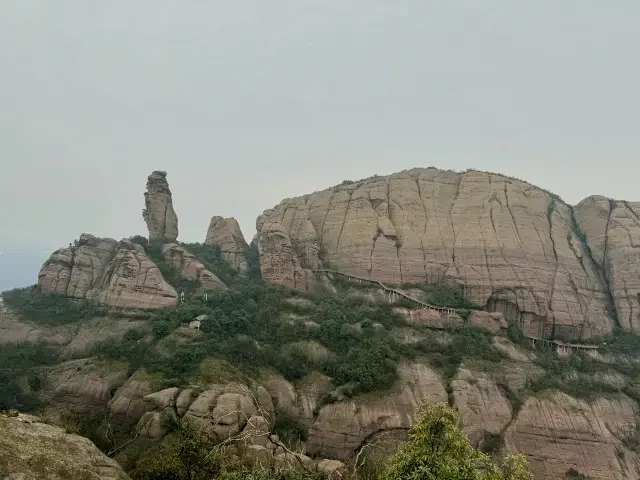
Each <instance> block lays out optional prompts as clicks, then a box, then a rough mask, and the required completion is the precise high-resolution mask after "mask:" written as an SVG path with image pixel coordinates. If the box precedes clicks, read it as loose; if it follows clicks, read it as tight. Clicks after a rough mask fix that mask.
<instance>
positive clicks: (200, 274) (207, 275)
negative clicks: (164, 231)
mask: <svg viewBox="0 0 640 480" xmlns="http://www.w3.org/2000/svg"><path fill="white" fill-rule="evenodd" d="M162 254H163V255H164V258H165V260H166V261H167V263H168V264H169V265H172V266H173V267H174V268H175V269H176V270H178V271H179V272H180V274H181V275H182V277H183V278H186V279H187V280H194V281H198V282H200V285H202V288H204V289H205V290H225V289H226V288H227V286H226V285H225V284H224V282H223V281H222V280H220V279H219V278H218V277H217V276H216V275H215V274H213V273H212V272H210V271H209V270H207V269H206V267H205V266H204V265H203V264H202V262H201V261H200V260H198V259H197V258H196V257H195V256H194V255H193V254H192V253H190V252H188V251H187V250H186V249H185V248H184V247H181V246H179V245H177V244H175V243H168V244H167V245H164V246H163V247H162Z"/></svg>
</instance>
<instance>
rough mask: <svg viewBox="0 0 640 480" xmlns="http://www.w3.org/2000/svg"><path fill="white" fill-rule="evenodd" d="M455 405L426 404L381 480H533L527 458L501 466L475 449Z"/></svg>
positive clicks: (511, 459)
mask: <svg viewBox="0 0 640 480" xmlns="http://www.w3.org/2000/svg"><path fill="white" fill-rule="evenodd" d="M458 422H459V417H458V414H457V412H456V411H455V410H454V409H452V408H451V407H449V406H447V405H445V404H442V403H439V404H432V405H428V406H427V407H425V408H424V409H423V411H422V416H421V418H420V420H419V421H418V423H417V424H416V425H415V426H414V427H413V428H412V430H411V433H410V435H409V442H408V443H407V444H406V445H404V446H403V447H402V448H401V449H400V450H399V451H398V452H397V453H396V454H395V455H394V456H393V457H392V458H391V459H390V461H389V464H388V467H387V469H386V471H385V472H384V473H383V475H382V476H381V480H406V479H412V480H532V479H533V476H532V474H531V473H530V472H528V470H527V469H528V466H527V461H526V458H525V457H523V456H520V455H516V456H508V457H506V458H505V459H503V461H502V462H501V463H502V464H501V466H500V467H498V466H497V465H494V464H492V463H491V461H490V459H489V456H488V455H486V454H484V453H481V452H479V451H477V450H475V449H474V448H473V447H472V446H471V442H470V441H469V437H467V435H466V434H465V433H464V432H463V431H462V430H460V429H459V428H458V427H457V425H458Z"/></svg>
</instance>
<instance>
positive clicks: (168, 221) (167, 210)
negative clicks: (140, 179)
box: [142, 171, 178, 243]
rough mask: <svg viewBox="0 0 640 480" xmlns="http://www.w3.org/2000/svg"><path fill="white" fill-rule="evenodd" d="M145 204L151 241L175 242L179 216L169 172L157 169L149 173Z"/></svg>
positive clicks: (146, 221) (145, 216)
mask: <svg viewBox="0 0 640 480" xmlns="http://www.w3.org/2000/svg"><path fill="white" fill-rule="evenodd" d="M144 204H145V209H144V210H143V211H142V218H144V221H145V223H146V224H147V228H148V229H149V241H150V242H155V243H174V242H175V241H176V240H177V239H178V217H177V215H176V212H175V211H174V210H173V200H172V199H171V190H169V183H168V182H167V172H161V171H155V172H153V173H152V174H151V175H149V177H148V178H147V191H146V192H145V194H144Z"/></svg>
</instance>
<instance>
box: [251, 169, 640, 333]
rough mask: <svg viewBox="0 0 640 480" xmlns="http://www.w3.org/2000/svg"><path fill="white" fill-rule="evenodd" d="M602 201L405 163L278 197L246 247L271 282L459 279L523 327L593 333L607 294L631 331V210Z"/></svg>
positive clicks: (634, 263) (605, 314) (604, 328)
mask: <svg viewBox="0 0 640 480" xmlns="http://www.w3.org/2000/svg"><path fill="white" fill-rule="evenodd" d="M596 198H599V197H596ZM609 208H610V207H609V201H608V200H607V199H599V200H593V199H591V200H590V199H587V200H585V201H584V202H582V203H581V204H580V205H578V206H577V207H576V209H575V212H574V209H572V207H571V206H569V205H567V204H565V203H563V202H562V201H561V200H560V199H558V198H557V197H555V196H553V195H552V194H550V193H548V192H545V191H543V190H541V189H539V188H536V187H534V186H532V185H530V184H527V183H525V182H522V181H519V180H513V179H510V178H507V177H504V176H501V175H496V174H491V173H482V172H475V171H471V172H467V173H455V172H452V171H442V170H437V169H435V168H428V169H414V170H410V171H406V172H401V173H397V174H393V175H390V176H387V177H373V178H370V179H367V180H363V181H360V182H355V183H345V184H342V185H339V186H337V187H334V188H332V189H328V190H324V191H321V192H315V193H313V194H311V195H305V196H303V197H297V198H293V199H285V200H283V201H282V202H281V203H280V204H279V205H277V206H276V207H274V208H272V209H269V210H266V211H265V212H264V213H263V215H261V216H260V217H259V218H258V220H257V222H256V227H257V230H258V241H257V243H258V247H259V250H260V263H261V269H262V275H263V278H265V279H267V280H269V281H272V282H274V283H278V284H281V285H286V286H289V287H292V288H296V289H299V290H309V289H311V288H313V286H314V285H315V283H316V281H317V280H316V275H314V274H313V273H312V271H313V270H314V269H318V268H331V269H335V270H339V271H341V272H344V273H348V274H352V275H356V276H360V277H364V278H370V279H375V280H379V281H382V282H388V283H391V284H393V283H423V282H426V283H438V282H442V281H446V282H452V283H458V284H462V285H464V286H465V287H466V291H467V294H468V295H469V297H470V299H471V300H472V301H474V302H475V303H477V304H480V305H484V306H486V307H487V308H488V309H489V310H493V311H500V312H502V313H504V314H505V316H506V318H507V319H508V320H509V322H510V323H514V324H517V325H520V326H521V327H522V328H523V330H524V331H525V333H526V334H527V335H530V336H538V337H551V336H556V337H560V338H594V337H599V336H603V335H607V334H609V333H611V331H612V328H613V326H614V325H615V320H614V319H615V315H611V314H610V313H609V311H608V310H609V309H608V304H609V301H610V299H612V300H613V303H614V304H615V309H616V310H620V315H619V317H621V319H620V323H621V325H622V326H623V328H627V329H629V328H633V325H634V322H635V324H636V325H637V327H636V328H638V327H640V319H638V312H640V310H639V307H638V297H637V295H638V292H639V291H640V288H639V287H640V280H638V281H636V279H637V278H638V275H637V272H638V271H640V268H639V266H640V254H639V253H638V252H639V251H640V250H638V249H637V245H640V220H638V218H639V216H638V211H640V207H639V206H638V204H633V205H632V204H627V203H618V204H617V206H616V207H615V208H614V209H613V211H612V212H611V214H609ZM584 234H586V239H587V241H586V244H585V243H584V242H583V241H582V239H584ZM605 239H608V241H605ZM634 249H635V250H634ZM629 256H631V258H632V260H630V257H629ZM632 272H636V273H635V274H634V276H633V280H631V279H630V278H629V275H631V273H632Z"/></svg>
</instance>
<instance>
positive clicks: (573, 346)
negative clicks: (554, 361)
mask: <svg viewBox="0 0 640 480" xmlns="http://www.w3.org/2000/svg"><path fill="white" fill-rule="evenodd" d="M311 271H312V272H313V273H323V274H333V275H340V276H341V277H345V278H348V279H349V280H353V281H355V282H358V283H370V284H373V285H376V286H378V287H380V288H382V289H383V290H384V291H385V292H387V293H388V294H389V295H391V297H392V298H393V297H395V298H405V299H407V300H410V301H412V302H414V303H417V304H418V305H420V306H421V307H423V308H427V309H429V310H435V311H438V312H442V313H447V314H452V313H456V312H461V311H463V310H465V309H463V308H451V307H440V306H437V305H431V304H429V303H425V302H423V301H421V300H418V299H417V298H414V297H412V296H410V295H407V294H406V293H404V292H401V291H400V290H396V289H395V288H391V287H387V286H386V285H385V284H384V283H382V282H380V281H378V280H372V279H370V278H365V277H359V276H357V275H351V274H349V273H344V272H340V271H339V270H331V269H326V268H320V269H315V270H311ZM525 337H526V338H527V339H528V340H529V341H530V342H531V344H532V345H533V346H535V345H536V342H537V343H540V344H543V345H553V346H555V347H556V348H557V349H558V351H559V352H560V353H568V352H569V351H572V350H573V351H578V350H585V351H591V352H593V351H597V350H598V346H597V345H586V344H578V343H564V342H561V341H559V340H547V339H545V338H538V337H530V336H528V335H525Z"/></svg>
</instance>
